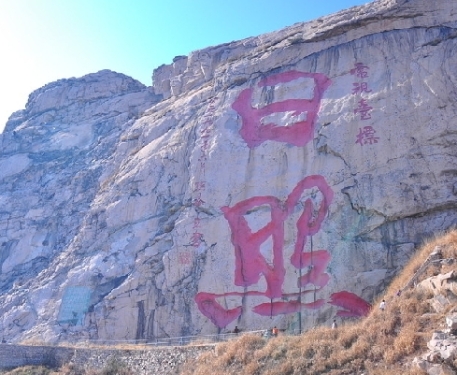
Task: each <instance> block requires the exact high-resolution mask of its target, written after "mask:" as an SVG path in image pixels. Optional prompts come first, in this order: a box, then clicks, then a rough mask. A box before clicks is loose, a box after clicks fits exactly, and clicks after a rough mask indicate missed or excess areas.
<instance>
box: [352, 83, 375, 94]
mask: <svg viewBox="0 0 457 375" xmlns="http://www.w3.org/2000/svg"><path fill="white" fill-rule="evenodd" d="M352 85H353V86H354V87H353V89H352V94H353V95H355V94H361V93H363V92H366V93H368V92H371V90H368V83H366V82H354V83H353V84H352Z"/></svg>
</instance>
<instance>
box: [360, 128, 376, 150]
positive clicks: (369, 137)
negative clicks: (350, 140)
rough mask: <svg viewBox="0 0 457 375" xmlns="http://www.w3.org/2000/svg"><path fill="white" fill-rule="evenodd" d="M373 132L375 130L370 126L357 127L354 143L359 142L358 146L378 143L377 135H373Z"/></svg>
mask: <svg viewBox="0 0 457 375" xmlns="http://www.w3.org/2000/svg"><path fill="white" fill-rule="evenodd" d="M375 133H376V130H374V129H373V127H372V126H364V127H363V129H362V128H359V134H357V140H356V141H355V143H360V146H363V145H366V144H370V145H371V144H373V143H378V140H379V137H375V136H374V135H375Z"/></svg>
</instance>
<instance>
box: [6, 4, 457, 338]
mask: <svg viewBox="0 0 457 375" xmlns="http://www.w3.org/2000/svg"><path fill="white" fill-rule="evenodd" d="M456 14H457V5H456V4H454V3H453V2H448V1H444V0H440V1H434V2H433V3H432V2H429V1H425V0H409V1H407V0H398V1H393V0H391V1H377V2H373V3H369V4H366V5H364V6H361V7H354V8H351V9H349V10H347V11H343V12H340V13H337V14H334V15H330V16H328V17H323V18H320V19H317V20H315V21H312V22H308V23H302V24H296V25H293V26H291V27H289V28H286V29H284V30H281V31H278V32H274V33H270V34H265V35H261V36H258V37H253V38H248V39H245V40H242V41H238V42H232V43H227V44H224V45H220V46H215V47H210V48H207V49H204V50H200V51H196V52H193V53H191V54H190V55H189V56H188V57H177V58H175V59H174V61H173V63H172V64H170V65H164V66H161V67H159V68H157V69H156V70H155V71H154V73H153V86H152V87H145V86H143V85H142V84H140V83H139V82H137V81H135V80H133V79H131V78H129V77H126V76H124V75H122V74H118V73H114V72H110V71H101V72H98V73H94V74H90V75H88V76H85V77H82V78H78V79H68V80H60V81H57V82H55V83H51V84H49V85H46V86H44V87H43V88H41V89H39V90H37V91H35V92H33V93H32V94H31V95H30V98H29V101H28V103H27V105H26V108H25V110H23V111H19V112H16V113H14V114H13V115H12V117H11V118H10V120H9V122H8V123H7V126H6V128H5V132H4V133H3V134H2V135H1V138H0V140H1V149H0V151H1V153H0V177H1V178H0V192H1V193H0V202H1V210H0V246H1V248H0V249H1V250H0V270H1V272H0V291H1V294H0V312H1V314H0V317H1V318H0V331H1V333H0V334H2V335H3V336H5V337H6V338H7V339H9V340H13V341H20V340H23V339H25V338H32V339H36V340H40V341H46V342H54V341H58V340H75V339H85V340H89V339H90V340H122V339H137V340H153V339H154V338H158V337H167V336H181V335H190V334H205V333H213V332H217V331H223V330H232V329H233V328H234V326H235V325H237V326H238V327H240V328H242V329H259V328H265V327H266V326H272V325H276V326H278V327H280V328H281V329H284V330H288V331H294V330H305V329H307V328H309V327H312V326H313V325H315V324H319V323H322V322H326V321H328V320H330V319H332V318H333V316H335V315H337V316H341V317H348V318H351V317H357V316H361V315H364V314H365V313H366V312H367V311H368V310H369V308H370V301H372V299H373V298H374V297H375V296H376V295H377V294H378V293H379V292H380V291H382V290H383V288H384V286H385V285H386V283H387V282H388V281H389V280H390V279H391V278H392V277H393V275H395V274H396V273H397V272H398V270H400V269H401V268H402V266H403V265H404V264H405V262H406V261H407V260H408V258H409V257H410V255H411V254H412V252H413V251H414V249H415V247H416V245H417V244H418V243H420V242H421V241H422V239H423V237H424V236H427V235H429V234H431V233H433V232H435V231H438V230H442V229H445V228H448V227H451V226H453V225H455V223H456V221H457V216H456V213H455V212H456V210H455V208H456V202H457V196H456V195H457V180H456V176H457V169H456V167H455V165H456V155H457V153H456V151H457V150H456V143H457V132H456V125H455V113H456V112H457V108H456V104H455V103H456V100H455V97H456V90H455V87H456V82H457V74H456V67H455V64H454V61H455V57H456V56H455V55H456V48H455V43H456V42H455V41H456V39H455V38H456V36H457V31H456V25H457V15H456Z"/></svg>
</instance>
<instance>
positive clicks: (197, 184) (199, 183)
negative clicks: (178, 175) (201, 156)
mask: <svg viewBox="0 0 457 375" xmlns="http://www.w3.org/2000/svg"><path fill="white" fill-rule="evenodd" d="M205 187H206V181H196V182H194V191H202V190H205Z"/></svg>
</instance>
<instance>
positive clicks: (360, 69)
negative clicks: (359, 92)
mask: <svg viewBox="0 0 457 375" xmlns="http://www.w3.org/2000/svg"><path fill="white" fill-rule="evenodd" d="M354 66H355V68H354V69H351V74H352V75H356V76H357V77H359V78H366V77H368V72H367V69H370V68H369V67H368V66H366V65H363V63H355V64H354Z"/></svg>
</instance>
